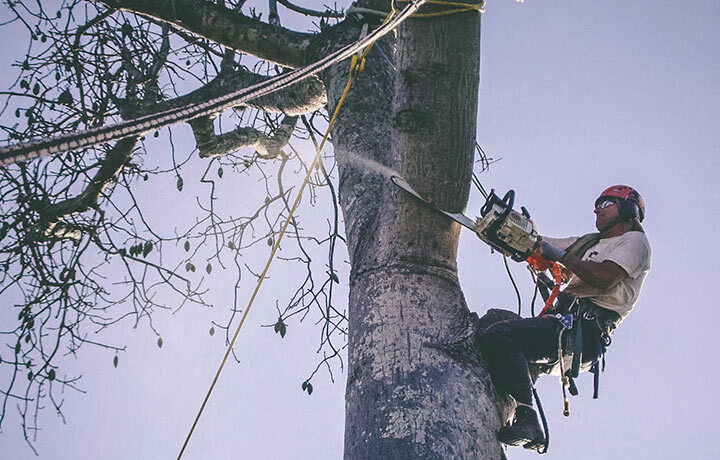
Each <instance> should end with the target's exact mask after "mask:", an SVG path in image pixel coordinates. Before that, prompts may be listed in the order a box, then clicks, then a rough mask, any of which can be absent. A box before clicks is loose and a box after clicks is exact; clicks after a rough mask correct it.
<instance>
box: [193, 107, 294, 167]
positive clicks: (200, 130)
mask: <svg viewBox="0 0 720 460" xmlns="http://www.w3.org/2000/svg"><path fill="white" fill-rule="evenodd" d="M296 122H297V117H290V116H286V117H285V118H283V121H282V123H280V126H278V128H277V129H276V130H275V132H274V133H273V134H272V135H267V134H265V133H263V132H262V131H259V130H257V129H255V128H250V127H238V128H235V129H234V130H232V131H230V132H228V133H223V134H215V126H214V125H213V120H212V118H210V117H201V118H196V119H195V120H192V121H190V126H191V127H192V130H193V134H194V135H195V143H196V145H197V148H198V150H199V151H200V156H201V157H203V158H207V157H218V156H222V155H226V154H228V153H232V152H235V151H237V150H238V149H241V148H243V147H250V148H253V149H255V151H256V152H257V154H258V156H259V157H260V158H264V159H272V158H275V157H277V156H278V155H280V154H281V153H282V149H283V148H284V147H285V146H286V145H287V143H288V141H289V140H290V136H292V132H293V130H294V129H295V123H296Z"/></svg>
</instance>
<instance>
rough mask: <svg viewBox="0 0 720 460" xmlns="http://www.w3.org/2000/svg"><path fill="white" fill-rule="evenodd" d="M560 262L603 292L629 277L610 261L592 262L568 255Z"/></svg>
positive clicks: (623, 270)
mask: <svg viewBox="0 0 720 460" xmlns="http://www.w3.org/2000/svg"><path fill="white" fill-rule="evenodd" d="M560 262H561V263H562V264H563V265H565V267H566V268H567V269H568V270H570V271H571V272H573V273H574V274H575V275H577V276H578V277H580V279H581V280H583V281H584V282H585V283H587V284H589V285H590V286H593V287H596V288H600V289H603V290H609V289H612V288H614V287H615V286H617V284H618V283H619V282H620V281H622V280H623V279H625V278H627V277H628V276H629V275H628V274H627V272H626V271H625V269H623V268H622V267H621V266H620V265H618V264H616V263H615V262H612V261H610V260H604V261H602V262H591V261H589V260H580V258H578V257H577V256H574V255H572V254H570V253H567V254H565V257H563V258H562V260H560Z"/></svg>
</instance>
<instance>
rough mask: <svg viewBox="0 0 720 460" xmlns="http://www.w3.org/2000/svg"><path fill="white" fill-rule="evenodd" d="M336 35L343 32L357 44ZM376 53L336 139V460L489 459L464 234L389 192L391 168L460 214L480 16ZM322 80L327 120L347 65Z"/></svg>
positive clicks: (487, 389)
mask: <svg viewBox="0 0 720 460" xmlns="http://www.w3.org/2000/svg"><path fill="white" fill-rule="evenodd" d="M345 23H346V24H345V25H344V26H343V27H340V28H338V30H337V31H336V32H337V33H338V34H347V35H348V37H350V36H352V34H357V33H358V30H359V25H357V24H356V25H355V27H353V26H352V21H345ZM355 36H357V35H355ZM345 38H347V37H345ZM338 41H341V42H342V40H338ZM377 46H379V47H380V48H381V49H380V50H378V49H373V50H372V51H371V52H370V54H369V55H368V62H367V64H366V66H365V71H364V72H363V73H362V74H360V75H359V77H358V78H357V80H356V83H355V84H354V86H353V88H352V90H351V93H350V95H349V98H348V100H347V102H346V103H345V105H344V106H343V108H342V111H341V114H340V117H339V119H338V122H337V125H336V127H335V129H334V130H333V140H334V142H333V143H334V148H335V155H336V159H337V161H338V164H339V167H340V202H341V206H342V209H343V213H344V217H345V226H346V234H347V241H348V250H349V253H350V259H351V264H352V271H351V275H350V300H349V366H348V382H347V392H346V427H345V458H348V459H366V458H367V459H370V458H373V459H375V458H383V459H385V458H387V459H396V458H423V459H433V458H443V459H445V458H492V459H498V458H501V457H502V456H503V454H502V449H501V446H500V444H499V443H498V441H497V440H496V438H495V433H496V431H497V429H498V428H499V427H500V424H501V418H502V407H500V406H499V405H498V404H497V403H496V401H497V398H496V395H495V391H494V388H493V386H492V384H491V383H490V380H489V377H488V376H487V372H485V370H484V367H483V366H482V363H481V362H480V361H479V360H478V359H477V357H476V355H475V354H474V353H473V352H472V347H471V342H472V340H471V338H470V336H471V335H472V333H473V331H474V322H473V319H474V316H473V315H471V314H470V312H469V311H468V308H467V306H466V304H465V299H464V297H463V293H462V291H461V289H460V286H459V283H458V278H457V264H456V255H457V243H458V234H459V231H460V228H459V226H458V225H457V224H455V223H453V222H451V221H450V220H449V219H447V218H445V217H443V216H441V215H439V214H437V213H435V212H433V211H432V210H430V209H429V208H427V207H425V206H422V205H421V204H419V203H418V202H417V201H415V200H414V199H413V198H411V197H409V196H408V195H406V194H405V193H404V192H402V191H400V190H399V189H397V188H395V187H394V186H393V185H392V183H391V182H390V180H389V175H390V174H391V173H389V172H388V169H387V168H386V167H390V168H392V169H393V170H395V171H397V172H398V173H400V174H401V175H403V176H404V177H405V178H406V179H407V180H408V182H409V183H410V184H411V185H412V186H413V187H415V189H416V190H417V191H418V192H420V193H421V194H422V195H424V196H426V197H431V198H432V200H433V201H434V202H435V203H437V204H438V205H439V206H442V207H443V208H445V209H449V210H453V211H460V210H463V209H464V207H465V205H466V203H467V198H468V193H469V187H470V175H471V172H472V164H473V155H474V146H475V132H476V115H477V97H478V83H479V67H480V15H479V14H478V13H476V12H471V13H462V14H454V15H448V16H442V17H439V18H433V19H410V20H408V21H406V22H405V23H404V24H403V25H402V26H400V28H399V29H398V30H397V31H396V34H395V37H394V38H393V37H390V38H388V39H384V40H382V41H381V42H379V44H378V45H376V47H377ZM393 49H394V53H393V54H392V55H391V54H390V52H391V50H393ZM381 51H382V52H384V53H385V54H386V55H387V56H389V57H390V58H391V59H393V60H394V65H395V69H392V68H391V67H390V65H389V64H388V63H387V61H386V60H385V59H384V58H383V56H382V54H381ZM323 80H324V81H325V84H326V86H327V89H328V100H329V108H330V109H334V106H335V104H336V103H337V99H338V97H339V93H340V91H341V90H342V87H343V85H344V83H345V81H346V80H347V64H342V65H340V66H336V67H335V68H333V69H331V70H330V71H328V72H327V73H326V74H325V75H324V76H323ZM378 165H382V166H378Z"/></svg>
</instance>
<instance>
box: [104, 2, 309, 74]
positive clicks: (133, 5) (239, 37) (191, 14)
mask: <svg viewBox="0 0 720 460" xmlns="http://www.w3.org/2000/svg"><path fill="white" fill-rule="evenodd" d="M95 1H97V2H98V3H102V4H104V5H107V6H108V7H110V8H116V9H119V10H123V11H128V12H131V13H136V14H139V15H141V16H149V17H151V18H154V19H157V20H160V21H163V22H167V23H170V24H173V25H175V26H177V27H180V28H183V29H185V30H187V31H188V32H192V33H194V34H196V35H200V36H202V37H204V38H207V39H209V40H211V41H213V42H215V43H218V44H220V45H223V46H225V47H227V48H232V49H234V50H236V51H240V52H243V53H248V54H252V55H253V56H256V57H258V58H260V59H264V60H266V61H270V62H273V63H275V64H278V65H281V66H284V67H292V68H295V67H300V66H302V65H303V64H305V63H306V54H307V48H308V46H309V45H310V41H311V38H312V37H313V34H306V33H301V32H295V31H292V30H289V29H286V28H284V27H280V26H275V25H271V24H267V23H264V22H262V21H260V20H259V19H255V18H249V17H247V16H244V15H243V14H241V13H239V12H237V11H233V10H231V9H228V8H225V7H223V6H220V5H217V4H214V3H212V2H208V1H203V0H95Z"/></svg>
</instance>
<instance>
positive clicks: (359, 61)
mask: <svg viewBox="0 0 720 460" xmlns="http://www.w3.org/2000/svg"><path fill="white" fill-rule="evenodd" d="M394 14H395V8H394V7H393V10H392V12H390V14H388V15H387V17H386V18H385V22H387V21H389V20H390V18H391V17H392V16H393V15H394ZM373 44H374V42H373V43H370V44H369V45H368V46H367V47H365V49H364V50H363V52H362V53H360V54H359V55H358V54H355V55H353V57H352V59H351V61H350V72H349V75H348V81H347V83H346V84H345V89H343V92H342V95H341V96H340V99H339V100H338V103H337V106H336V107H335V111H334V112H333V115H332V117H331V118H330V121H329V122H328V127H327V130H326V131H325V135H324V136H323V138H322V141H321V142H320V145H319V146H318V147H317V151H316V153H315V158H313V161H312V163H311V164H310V167H309V168H308V170H307V174H306V175H305V180H304V181H303V183H302V185H301V186H300V189H299V190H298V193H297V196H296V197H295V202H294V203H293V205H292V207H291V208H290V212H289V213H288V217H287V219H285V223H284V224H283V226H282V229H280V233H279V234H278V237H277V241H275V244H274V245H273V248H272V251H270V257H268V260H267V263H266V264H265V268H264V269H263V271H262V273H261V274H260V278H259V279H258V282H257V284H256V285H255V290H254V291H253V293H252V296H250V300H249V301H248V304H247V307H245V311H243V314H242V317H241V318H240V323H238V326H237V329H235V334H234V335H233V337H232V340H231V341H230V344H229V345H228V348H227V350H225V355H224V356H223V359H222V361H221V362H220V366H219V367H218V370H217V372H216V373H215V378H213V381H212V383H211V384H210V389H209V390H208V392H207V394H206V395H205V399H203V402H202V405H201V406H200V410H199V411H198V413H197V416H195V420H194V421H193V424H192V426H191V427H190V432H189V433H188V435H187V438H185V442H184V443H183V446H182V449H180V454H178V457H177V458H178V460H180V459H181V458H182V456H183V453H184V452H185V448H186V447H187V445H188V442H190V437H191V436H192V434H193V432H194V431H195V427H196V426H197V423H198V420H200V416H201V415H202V413H203V410H204V409H205V405H206V404H207V402H208V400H209V399H210V394H211V393H212V391H213V389H214V388H215V384H216V383H217V381H218V378H219V377H220V373H221V372H222V370H223V368H224V367H225V363H226V362H227V359H228V357H229V356H230V353H231V352H232V349H233V347H234V346H235V341H236V340H237V338H238V335H239V334H240V329H241V328H242V326H243V324H244V323H245V318H247V315H248V312H249V311H250V307H252V305H253V302H254V301H255V297H257V294H258V292H259V291H260V286H262V283H263V281H264V280H265V275H266V274H267V272H268V270H269V269H270V264H271V263H272V261H273V259H274V258H275V253H276V252H277V251H278V248H280V242H281V241H282V238H283V236H284V235H285V232H286V231H287V228H288V225H289V224H290V221H291V220H292V219H293V215H294V213H295V210H296V209H297V207H298V205H299V204H300V199H301V198H302V195H303V192H304V191H305V187H307V184H308V182H310V176H311V175H312V171H313V170H314V169H315V168H316V165H317V164H318V163H319V162H320V155H321V153H322V149H323V146H324V145H325V142H327V139H328V137H329V136H330V129H331V128H332V127H333V125H334V124H335V120H336V119H337V116H338V114H339V113H340V107H342V105H343V102H345V98H346V96H347V94H348V92H349V91H350V85H352V82H353V79H354V77H355V74H356V73H359V72H362V71H363V69H364V67H365V56H367V54H368V52H369V51H370V48H371V47H372V46H373Z"/></svg>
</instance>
